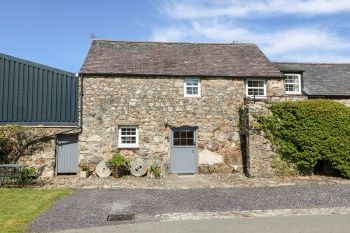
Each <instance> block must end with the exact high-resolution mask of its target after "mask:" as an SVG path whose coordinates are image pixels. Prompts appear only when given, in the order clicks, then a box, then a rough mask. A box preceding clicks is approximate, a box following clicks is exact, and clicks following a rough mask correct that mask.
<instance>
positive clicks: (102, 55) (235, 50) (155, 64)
mask: <svg viewBox="0 0 350 233" xmlns="http://www.w3.org/2000/svg"><path fill="white" fill-rule="evenodd" d="M80 73H81V74H125V75H128V74H129V75H170V76H173V75H179V76H185V75H186V76H221V77H222V76H233V77H282V74H281V72H280V71H279V70H278V69H277V68H276V67H275V65H274V64H273V63H272V62H270V60H269V59H268V58H267V57H266V56H265V55H264V54H263V52H262V51H261V50H260V49H259V48H258V47H257V46H256V45H255V44H246V43H232V44H228V43H227V44H210V43H163V42H128V41H108V40H94V41H93V42H92V45H91V47H90V50H89V52H88V55H87V57H86V58H85V61H84V63H83V65H82V67H81V69H80Z"/></svg>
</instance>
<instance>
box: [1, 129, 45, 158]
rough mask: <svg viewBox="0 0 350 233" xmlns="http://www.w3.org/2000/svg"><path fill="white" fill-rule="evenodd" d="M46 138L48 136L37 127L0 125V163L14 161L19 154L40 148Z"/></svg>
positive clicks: (29, 152)
mask: <svg viewBox="0 0 350 233" xmlns="http://www.w3.org/2000/svg"><path fill="white" fill-rule="evenodd" d="M48 139H50V137H48V136H43V133H42V132H41V131H40V130H38V129H37V130H35V129H31V128H26V127H21V126H8V127H0V164H1V163H5V164H6V163H16V162H17V161H18V159H19V158H20V157H21V156H23V155H26V154H31V153H33V152H34V151H36V150H39V149H41V148H42V146H43V144H44V142H45V141H46V140H48Z"/></svg>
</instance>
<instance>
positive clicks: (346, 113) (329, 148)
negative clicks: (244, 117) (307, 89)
mask: <svg viewBox="0 0 350 233" xmlns="http://www.w3.org/2000/svg"><path fill="white" fill-rule="evenodd" d="M270 110H271V112H272V116H260V117H259V122H260V124H261V125H262V128H263V129H264V131H265V133H266V135H267V137H268V138H269V139H270V140H271V141H272V143H273V144H274V145H276V147H277V153H278V154H279V155H280V156H281V158H282V159H283V160H285V161H287V162H289V163H291V164H294V165H296V167H297V169H298V170H299V172H300V173H302V174H310V173H312V172H313V169H314V167H315V165H316V164H317V162H318V161H320V160H323V161H329V162H330V163H331V166H332V169H334V170H335V171H337V172H339V174H341V175H342V176H343V177H346V178H350V108H349V107H346V106H345V105H343V104H340V103H337V102H335V101H332V100H304V101H288V102H281V103H274V104H272V105H271V107H270Z"/></svg>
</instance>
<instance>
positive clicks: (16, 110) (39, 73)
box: [0, 53, 79, 126]
mask: <svg viewBox="0 0 350 233" xmlns="http://www.w3.org/2000/svg"><path fill="white" fill-rule="evenodd" d="M78 84H79V83H78V78H77V77H75V75H74V74H73V73H70V72H66V71H63V70H59V69H55V68H52V67H48V66H44V65H40V64H37V63H34V62H30V61H26V60H22V59H19V58H15V57H12V56H8V55H5V54H1V53H0V124H1V125H4V124H19V125H33V126H35V125H47V126H77V125H78V98H79V93H78V92H79V91H78V90H79V89H78Z"/></svg>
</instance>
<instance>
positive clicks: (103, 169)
mask: <svg viewBox="0 0 350 233" xmlns="http://www.w3.org/2000/svg"><path fill="white" fill-rule="evenodd" d="M95 171H96V174H97V175H98V176H99V177H101V178H106V177H108V176H110V175H111V173H112V171H111V169H109V168H108V167H107V166H106V164H105V161H102V162H100V163H99V164H97V166H96V170H95Z"/></svg>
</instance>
